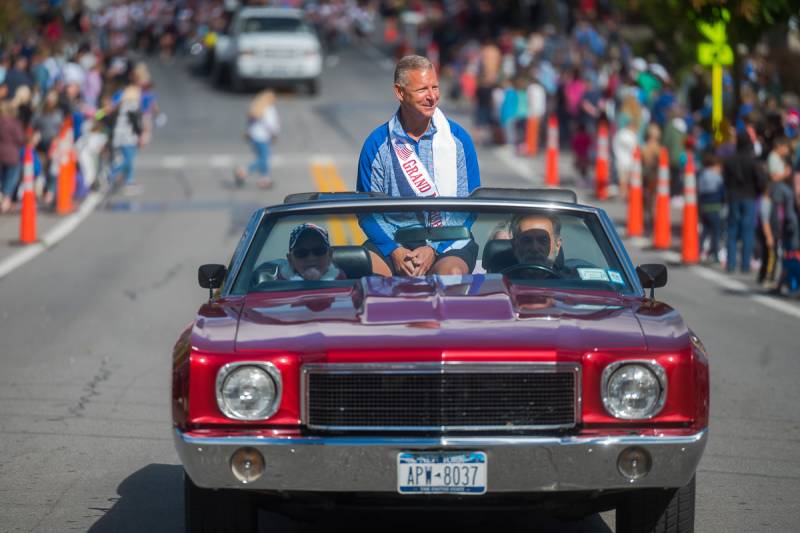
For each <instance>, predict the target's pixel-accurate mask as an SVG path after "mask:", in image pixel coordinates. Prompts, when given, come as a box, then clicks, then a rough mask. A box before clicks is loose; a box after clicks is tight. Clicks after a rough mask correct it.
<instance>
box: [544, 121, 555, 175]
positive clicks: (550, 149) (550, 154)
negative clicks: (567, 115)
mask: <svg viewBox="0 0 800 533" xmlns="http://www.w3.org/2000/svg"><path fill="white" fill-rule="evenodd" d="M544 183H545V185H547V186H549V187H558V120H557V119H556V117H555V116H553V115H550V118H549V119H547V160H546V161H545V167H544Z"/></svg>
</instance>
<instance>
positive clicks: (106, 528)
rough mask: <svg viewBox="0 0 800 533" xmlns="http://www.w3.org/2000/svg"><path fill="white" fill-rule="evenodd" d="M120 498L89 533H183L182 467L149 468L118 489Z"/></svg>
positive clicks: (162, 466) (126, 481) (139, 472)
mask: <svg viewBox="0 0 800 533" xmlns="http://www.w3.org/2000/svg"><path fill="white" fill-rule="evenodd" d="M117 494H118V495H119V498H117V499H114V500H112V503H113V505H112V506H111V508H109V509H98V508H95V509H92V510H94V511H105V514H104V515H103V516H102V518H100V520H98V521H97V522H95V524H94V525H93V526H92V527H91V528H90V529H89V532H90V533H112V532H113V533H127V532H130V533H134V532H135V533H142V532H145V533H160V532H167V531H169V532H178V531H183V467H182V466H180V465H159V464H151V465H147V466H146V467H144V468H142V469H141V470H137V471H136V472H134V473H133V474H131V475H130V476H128V477H127V478H125V479H124V480H123V481H122V483H120V484H119V486H118V487H117Z"/></svg>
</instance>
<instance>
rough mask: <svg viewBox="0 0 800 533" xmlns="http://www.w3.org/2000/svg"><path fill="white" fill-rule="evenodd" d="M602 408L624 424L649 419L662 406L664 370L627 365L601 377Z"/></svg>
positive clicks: (611, 370) (612, 368)
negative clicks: (602, 390) (624, 422)
mask: <svg viewBox="0 0 800 533" xmlns="http://www.w3.org/2000/svg"><path fill="white" fill-rule="evenodd" d="M603 374H604V376H603V381H604V383H605V385H604V387H603V388H604V395H603V404H605V406H606V409H607V410H608V412H609V413H610V414H611V415H612V416H614V417H616V418H622V419H625V420H636V419H642V418H650V417H652V416H653V415H655V414H656V413H657V412H658V411H660V410H661V407H663V405H664V396H665V394H664V392H665V383H666V380H665V379H664V370H663V368H661V366H660V365H657V364H655V363H652V364H645V363H628V364H619V365H614V367H609V368H607V369H606V371H605V372H604V373H603Z"/></svg>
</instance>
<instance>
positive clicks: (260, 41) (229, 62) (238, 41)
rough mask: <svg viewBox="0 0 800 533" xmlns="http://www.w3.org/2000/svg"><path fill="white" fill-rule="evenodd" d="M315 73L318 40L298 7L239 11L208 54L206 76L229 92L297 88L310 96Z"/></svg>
mask: <svg viewBox="0 0 800 533" xmlns="http://www.w3.org/2000/svg"><path fill="white" fill-rule="evenodd" d="M321 72H322V51H321V46H320V42H319V39H318V38H317V35H316V33H315V32H314V29H313V28H312V27H311V26H310V25H309V24H307V23H306V22H305V21H304V20H303V11H301V10H298V9H284V8H272V7H244V8H242V9H240V10H239V11H238V12H237V13H236V14H235V15H234V16H233V18H232V19H231V23H230V24H229V26H228V29H227V31H226V32H225V33H224V34H221V35H219V37H218V39H217V43H216V47H215V50H214V64H213V67H212V77H213V79H214V81H215V82H216V83H218V84H220V85H223V84H225V83H226V82H227V83H229V84H230V86H231V88H232V89H233V90H234V91H239V90H242V89H243V88H244V87H245V85H246V84H248V83H260V84H262V85H266V84H271V85H290V84H292V85H294V84H302V85H304V86H305V88H306V90H307V92H308V93H309V94H316V93H317V91H318V90H319V77H320V73H321Z"/></svg>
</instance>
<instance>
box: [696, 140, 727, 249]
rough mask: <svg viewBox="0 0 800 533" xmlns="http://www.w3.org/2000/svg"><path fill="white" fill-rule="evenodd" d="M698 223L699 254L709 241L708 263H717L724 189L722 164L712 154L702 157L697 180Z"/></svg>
mask: <svg viewBox="0 0 800 533" xmlns="http://www.w3.org/2000/svg"><path fill="white" fill-rule="evenodd" d="M697 193H698V203H699V210H700V222H701V223H702V226H703V230H702V232H701V234H700V252H701V254H702V253H703V250H704V248H705V244H706V241H707V240H709V241H710V242H709V247H708V253H707V254H706V257H707V259H708V261H709V262H710V263H718V262H719V240H720V235H721V233H722V216H721V213H722V205H723V202H724V200H725V187H724V185H723V181H722V163H721V161H720V158H719V157H717V156H716V155H715V154H713V153H710V152H709V153H706V154H705V155H704V156H703V170H702V171H701V172H700V177H699V178H698V180H697Z"/></svg>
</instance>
